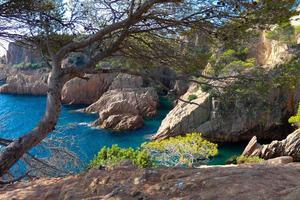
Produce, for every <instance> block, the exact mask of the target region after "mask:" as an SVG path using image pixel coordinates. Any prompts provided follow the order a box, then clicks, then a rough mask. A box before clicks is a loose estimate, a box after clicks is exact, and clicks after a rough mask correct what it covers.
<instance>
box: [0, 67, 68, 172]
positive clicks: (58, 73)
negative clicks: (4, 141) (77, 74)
mask: <svg viewBox="0 0 300 200" xmlns="http://www.w3.org/2000/svg"><path fill="white" fill-rule="evenodd" d="M64 83H65V80H64V75H63V72H62V70H61V68H60V64H59V63H58V62H54V66H53V68H52V71H51V73H50V75H49V79H48V87H49V88H48V93H47V105H46V111H45V114H44V116H43V118H42V119H41V121H40V122H39V124H38V125H37V126H36V127H35V128H34V129H33V130H32V131H30V132H29V133H28V134H26V135H24V136H22V137H20V138H18V139H16V140H14V142H12V143H10V144H9V145H8V146H7V147H6V148H5V149H4V151H3V152H1V154H0V177H1V176H3V175H4V174H6V173H7V172H8V171H9V169H10V168H11V167H12V166H13V165H14V164H15V163H16V162H17V161H18V160H19V159H20V158H21V157H22V156H23V155H24V154H25V153H26V152H28V151H29V150H30V149H31V148H33V147H34V146H36V145H38V144H39V143H40V142H41V141H42V140H43V139H44V138H46V137H47V135H48V134H49V133H50V132H51V131H53V130H54V129H55V125H56V123H57V120H58V117H59V114H60V111H61V91H62V87H63V85H64ZM28 114H30V113H28Z"/></svg>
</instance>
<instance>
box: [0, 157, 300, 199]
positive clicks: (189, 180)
mask: <svg viewBox="0 0 300 200" xmlns="http://www.w3.org/2000/svg"><path fill="white" fill-rule="evenodd" d="M299 176H300V164H296V163H291V164H288V165H279V166H267V165H254V166H238V167H236V166H229V167H208V168H201V169H179V168H177V169H176V168H175V169H170V168H169V169H151V170H150V169H147V170H143V169H136V168H133V167H130V166H123V167H119V168H116V169H113V170H90V171H88V172H86V173H84V174H80V175H76V176H68V177H65V178H41V179H37V180H33V181H30V182H20V183H16V184H11V185H7V186H2V188H0V199H41V200H43V199H58V200H59V199H64V200H68V199H70V200H76V199H110V200H116V199H118V200H137V199H147V200H152V199H153V200H156V199H162V200H169V199H170V200H179V199H182V200H201V199H203V200H207V199H214V200H240V199H243V200H253V199H255V200H264V199H272V200H298V199H299V196H300V179H299Z"/></svg>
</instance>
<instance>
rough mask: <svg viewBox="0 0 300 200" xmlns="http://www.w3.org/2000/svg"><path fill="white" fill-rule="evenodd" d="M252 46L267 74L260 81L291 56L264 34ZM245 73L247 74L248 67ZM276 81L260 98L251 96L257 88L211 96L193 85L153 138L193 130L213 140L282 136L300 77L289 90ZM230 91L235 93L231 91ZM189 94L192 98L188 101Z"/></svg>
mask: <svg viewBox="0 0 300 200" xmlns="http://www.w3.org/2000/svg"><path fill="white" fill-rule="evenodd" d="M261 46H264V48H265V49H263V47H261ZM253 49H255V52H254V51H252V52H251V53H252V55H251V53H250V54H249V56H250V57H256V58H257V59H258V62H259V64H264V66H263V67H262V68H261V69H262V70H264V71H265V72H266V74H269V77H265V79H264V80H263V82H265V83H267V82H268V81H269V82H271V79H272V80H274V77H279V76H281V75H280V74H282V71H281V70H279V68H280V67H276V65H277V64H280V63H282V62H284V61H288V60H289V59H290V57H291V56H292V54H291V53H290V52H289V51H288V47H287V45H282V44H281V43H279V42H276V41H270V40H268V39H266V37H265V35H264V34H263V35H262V38H261V40H260V42H257V43H256V46H254V47H253ZM246 73H249V74H250V73H251V70H249V71H247V72H246ZM213 84H214V83H213ZM220 84H221V85H218V83H217V84H216V85H217V86H222V87H224V86H225V87H227V88H230V87H231V86H234V82H233V81H232V82H227V83H220ZM276 84H277V83H274V84H270V85H268V90H267V91H265V92H264V93H265V94H267V95H265V96H264V97H263V98H264V99H263V100H262V98H261V97H262V95H261V94H255V95H254V93H256V91H255V92H252V93H253V94H251V93H249V94H248V95H244V97H243V96H242V95H241V96H240V97H239V96H238V95H231V96H230V95H227V96H226V94H224V95H223V93H222V90H221V93H220V94H221V95H220V94H219V96H216V95H214V97H210V95H209V94H208V93H207V92H203V91H201V88H199V90H198V91H197V90H193V88H194V87H195V86H193V85H192V86H191V87H190V89H189V90H188V91H187V93H186V94H185V95H184V96H183V97H182V98H181V99H183V100H185V101H186V102H179V103H178V105H176V106H175V107H174V109H173V110H172V111H171V112H170V113H169V114H168V115H167V116H166V118H165V119H164V120H163V122H162V124H161V126H160V128H159V130H158V132H157V134H156V135H155V136H154V139H159V138H166V137H170V136H176V135H180V134H184V133H188V132H193V131H196V132H201V133H202V134H203V136H204V137H206V138H207V139H210V140H213V141H216V142H235V141H242V140H243V141H249V140H250V139H251V138H252V137H253V136H254V135H256V136H257V137H258V138H259V139H268V140H270V139H271V140H274V139H283V138H285V137H286V136H287V135H288V134H289V133H290V132H291V131H292V128H291V126H290V125H289V124H288V118H289V117H290V116H291V115H293V114H294V113H295V112H296V111H297V107H298V102H299V100H300V79H298V78H297V77H296V84H295V86H293V88H292V89H291V88H289V86H283V87H277V86H274V85H276ZM240 87H246V89H247V88H248V87H249V88H251V87H253V88H254V87H256V85H255V83H254V82H253V83H252V85H250V83H249V85H247V86H240ZM238 89H239V88H238ZM242 89H243V88H242ZM244 89H245V88H244ZM219 91H220V90H219ZM232 92H233V93H235V91H234V90H233V91H232ZM189 96H190V97H192V101H191V102H190V103H188V101H189V98H188V97H189ZM197 105H198V106H197Z"/></svg>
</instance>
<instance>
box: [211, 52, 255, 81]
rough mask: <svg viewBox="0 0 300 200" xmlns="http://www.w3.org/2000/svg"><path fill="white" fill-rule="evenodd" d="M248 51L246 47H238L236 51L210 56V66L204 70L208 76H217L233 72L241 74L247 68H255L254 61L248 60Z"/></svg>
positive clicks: (252, 59)
mask: <svg viewBox="0 0 300 200" xmlns="http://www.w3.org/2000/svg"><path fill="white" fill-rule="evenodd" d="M248 52H249V49H248V48H247V47H244V48H242V47H238V48H236V49H227V50H225V51H224V52H223V53H222V54H221V55H220V56H218V57H216V55H213V56H211V58H210V59H209V62H210V64H211V65H210V66H208V67H209V69H207V70H206V72H208V74H210V75H214V76H218V75H221V74H222V75H226V74H230V73H231V72H232V71H234V72H242V71H243V70H245V69H247V68H251V67H254V66H255V63H256V59H255V58H248Z"/></svg>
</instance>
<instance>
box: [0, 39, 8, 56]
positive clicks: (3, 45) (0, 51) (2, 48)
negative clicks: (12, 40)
mask: <svg viewBox="0 0 300 200" xmlns="http://www.w3.org/2000/svg"><path fill="white" fill-rule="evenodd" d="M7 47H8V42H6V41H5V40H1V39H0V57H2V56H4V55H5V54H6V50H7Z"/></svg>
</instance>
